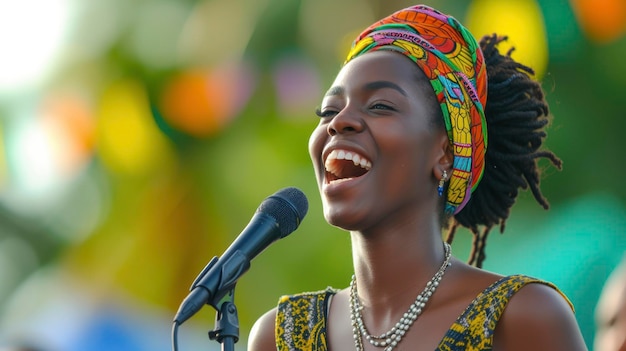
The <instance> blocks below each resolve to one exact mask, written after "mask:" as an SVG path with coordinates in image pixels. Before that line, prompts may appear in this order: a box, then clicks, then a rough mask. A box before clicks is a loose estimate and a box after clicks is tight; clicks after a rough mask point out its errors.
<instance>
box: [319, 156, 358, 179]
mask: <svg viewBox="0 0 626 351" xmlns="http://www.w3.org/2000/svg"><path fill="white" fill-rule="evenodd" d="M327 171H328V172H329V173H331V174H332V175H333V176H334V179H343V178H356V177H360V176H362V175H364V174H365V173H367V170H366V169H365V168H363V167H361V166H356V165H355V164H354V162H352V161H349V160H333V161H332V162H330V164H329V165H328V167H327Z"/></svg>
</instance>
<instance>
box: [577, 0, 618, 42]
mask: <svg viewBox="0 0 626 351" xmlns="http://www.w3.org/2000/svg"><path fill="white" fill-rule="evenodd" d="M570 2H571V4H572V8H573V9H574V13H575V14H576V17H577V18H578V22H579V23H580V26H581V28H582V30H583V32H584V33H586V35H587V36H589V37H590V38H591V39H592V40H594V41H596V42H599V43H608V42H611V41H613V40H616V39H618V38H620V37H621V36H623V35H624V34H626V1H624V0H570Z"/></svg>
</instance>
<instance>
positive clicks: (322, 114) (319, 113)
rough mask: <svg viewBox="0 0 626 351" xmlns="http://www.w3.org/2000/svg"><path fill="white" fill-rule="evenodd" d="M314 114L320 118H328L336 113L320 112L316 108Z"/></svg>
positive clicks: (330, 111)
mask: <svg viewBox="0 0 626 351" xmlns="http://www.w3.org/2000/svg"><path fill="white" fill-rule="evenodd" d="M315 114H316V115H317V116H318V117H320V118H328V117H333V116H334V115H336V114H337V111H333V110H324V111H322V110H321V109H320V108H317V109H315Z"/></svg>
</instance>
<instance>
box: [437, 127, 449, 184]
mask: <svg viewBox="0 0 626 351" xmlns="http://www.w3.org/2000/svg"><path fill="white" fill-rule="evenodd" d="M436 143H437V146H438V147H437V148H436V155H435V157H436V158H435V166H434V168H433V175H434V177H435V179H441V178H443V172H444V171H445V172H446V174H447V177H448V179H450V174H451V173H452V164H453V162H454V151H453V150H452V144H451V143H450V139H448V134H447V133H446V132H445V131H444V132H443V133H440V134H439V136H438V137H437V140H436Z"/></svg>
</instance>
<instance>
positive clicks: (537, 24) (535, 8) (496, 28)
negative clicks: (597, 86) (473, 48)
mask: <svg viewBox="0 0 626 351" xmlns="http://www.w3.org/2000/svg"><path fill="white" fill-rule="evenodd" d="M465 24H466V25H467V27H468V29H469V30H470V31H471V32H472V34H474V36H475V37H476V39H477V40H480V38H481V37H482V36H484V35H491V34H493V33H497V34H498V35H499V36H504V35H506V36H508V38H509V39H508V40H507V41H506V42H504V43H502V44H500V48H499V49H500V52H501V53H504V52H506V51H508V50H509V48H510V47H514V48H515V51H514V52H513V54H512V57H513V59H515V60H516V61H518V62H520V63H522V64H524V65H527V66H530V67H531V68H533V69H534V70H535V77H536V78H537V79H538V80H539V79H541V77H543V75H544V73H545V71H546V68H547V66H548V56H549V53H548V39H547V34H546V28H545V24H544V20H543V14H542V12H541V8H540V7H539V4H538V3H537V1H535V0H508V1H501V0H474V1H473V2H472V3H471V4H470V7H469V9H468V12H467V19H466V23H465Z"/></svg>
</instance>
